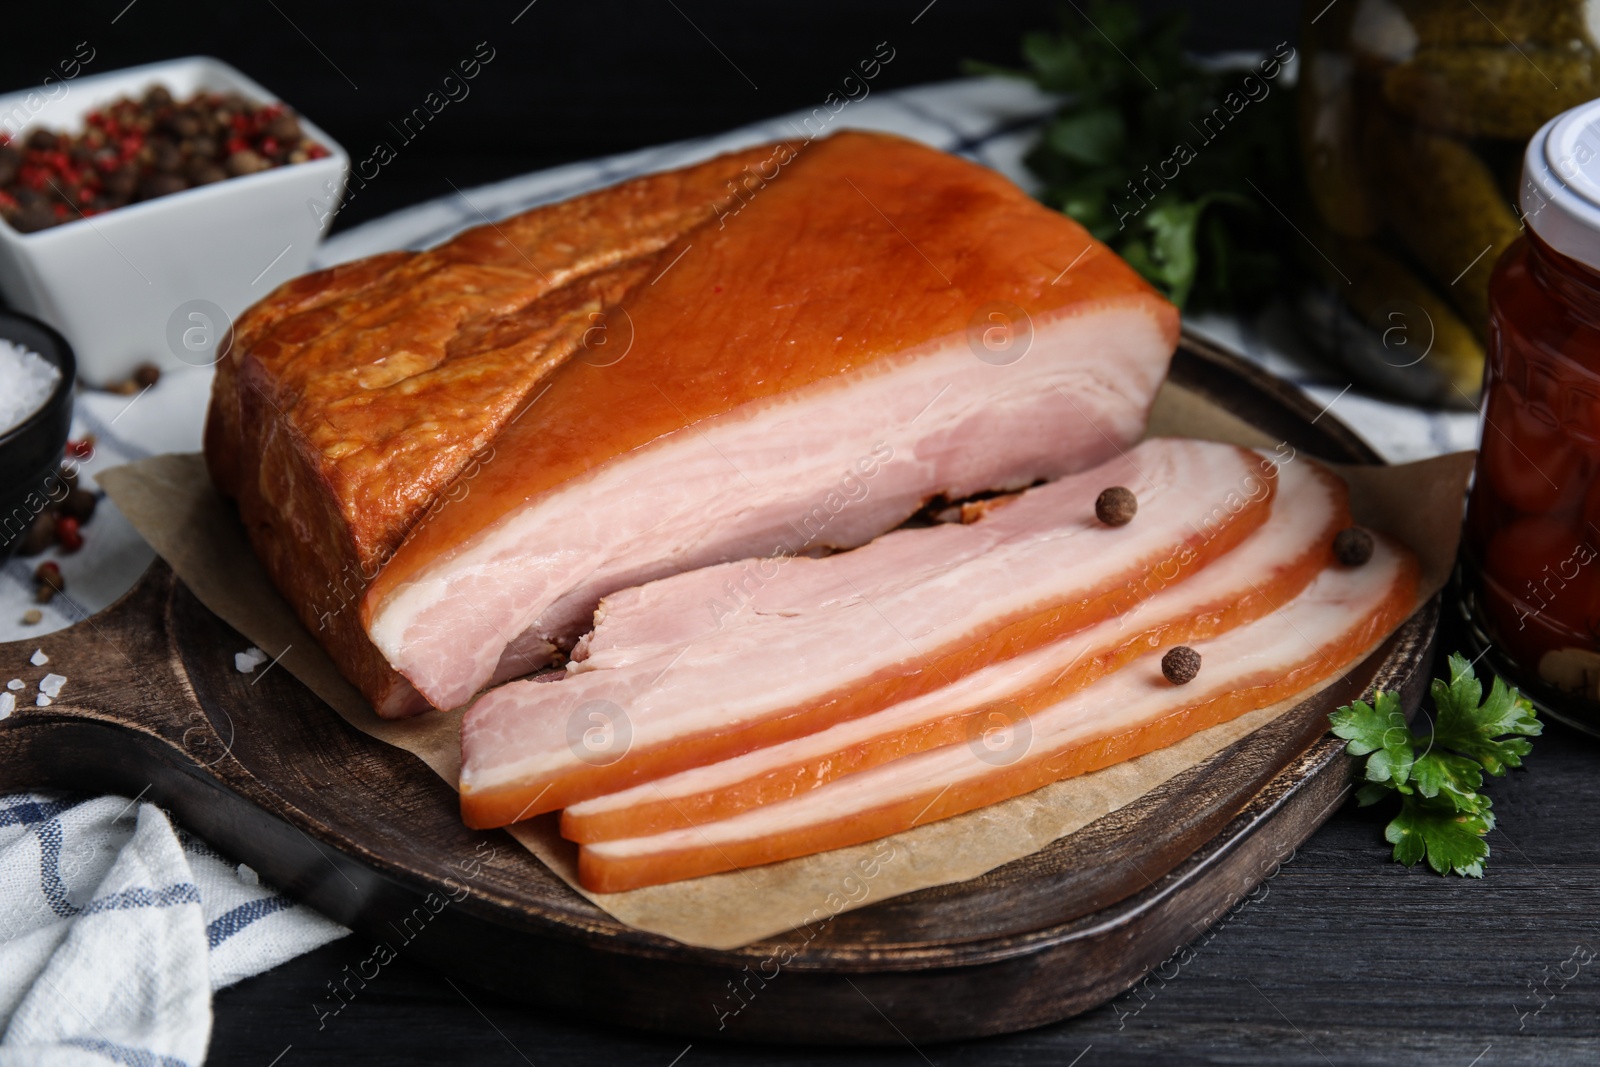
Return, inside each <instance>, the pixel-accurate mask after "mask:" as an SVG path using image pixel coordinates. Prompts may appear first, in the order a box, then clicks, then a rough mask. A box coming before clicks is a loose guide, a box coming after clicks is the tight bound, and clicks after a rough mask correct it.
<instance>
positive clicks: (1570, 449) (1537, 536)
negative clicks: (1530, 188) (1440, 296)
mask: <svg viewBox="0 0 1600 1067" xmlns="http://www.w3.org/2000/svg"><path fill="white" fill-rule="evenodd" d="M1489 292H1490V299H1491V301H1492V302H1493V305H1494V310H1493V313H1492V316H1491V319H1490V326H1489V362H1488V367H1487V369H1486V371H1485V377H1484V392H1483V396H1484V401H1483V427H1482V429H1483V442H1482V445H1481V450H1480V451H1479V453H1478V469H1477V477H1476V479H1475V481H1474V483H1473V487H1472V498H1471V502H1470V504H1469V505H1468V510H1467V528H1466V533H1465V539H1464V542H1463V552H1464V561H1465V562H1466V564H1467V567H1468V571H1469V573H1471V574H1472V575H1473V576H1474V577H1475V579H1476V582H1475V585H1476V589H1475V592H1476V593H1477V596H1478V598H1479V603H1478V609H1479V610H1478V620H1479V622H1480V624H1481V625H1482V626H1483V629H1484V630H1485V631H1486V633H1487V634H1488V636H1489V638H1490V640H1492V641H1494V642H1495V643H1496V644H1497V645H1498V646H1499V647H1500V648H1501V650H1502V652H1503V653H1504V654H1506V655H1508V656H1509V657H1510V658H1512V659H1513V660H1515V661H1516V662H1517V663H1518V664H1519V665H1521V666H1522V667H1523V669H1524V672H1527V673H1533V674H1537V675H1539V676H1540V677H1541V678H1542V680H1543V681H1545V682H1546V683H1548V684H1551V685H1555V686H1556V687H1557V688H1558V689H1563V690H1566V689H1569V688H1572V686H1569V685H1565V684H1561V683H1562V682H1571V681H1573V680H1572V679H1569V678H1567V677H1565V675H1566V674H1568V673H1571V672H1570V671H1568V672H1563V671H1562V670H1560V668H1559V665H1558V664H1556V663H1549V664H1545V663H1544V661H1545V658H1546V656H1548V655H1550V654H1551V653H1560V652H1562V650H1565V649H1573V650H1577V651H1580V652H1584V653H1587V654H1588V655H1589V656H1592V658H1593V660H1594V666H1595V668H1596V669H1595V670H1594V671H1593V678H1592V679H1591V681H1590V682H1589V684H1588V685H1587V687H1586V688H1587V690H1588V693H1589V695H1590V697H1591V698H1593V697H1594V696H1595V693H1596V684H1597V683H1600V274H1596V273H1594V272H1592V271H1590V270H1589V269H1588V268H1586V267H1584V266H1582V265H1581V264H1579V263H1577V262H1576V261H1574V260H1571V259H1568V258H1567V257H1566V256H1563V255H1561V253H1559V252H1557V251H1555V250H1554V249H1552V248H1550V247H1549V246H1548V245H1546V244H1545V243H1544V242H1543V241H1541V240H1540V239H1539V238H1538V236H1537V235H1535V234H1532V233H1531V232H1530V233H1529V234H1528V235H1527V236H1524V237H1523V238H1521V239H1520V240H1518V241H1517V242H1516V243H1515V244H1514V245H1512V246H1511V248H1509V249H1508V250H1507V251H1506V254H1505V255H1504V257H1502V259H1501V260H1500V263H1499V265H1498V266H1497V267H1496V268H1495V273H1494V277H1493V280H1492V281H1491V282H1490V288H1489ZM1566 658H1568V659H1573V660H1578V659H1581V658H1582V657H1574V656H1568V657H1566ZM1546 668H1551V669H1546ZM1578 687H1579V688H1583V686H1582V685H1581V680H1579V685H1578Z"/></svg>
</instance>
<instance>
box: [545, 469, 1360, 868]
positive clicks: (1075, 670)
mask: <svg viewBox="0 0 1600 1067" xmlns="http://www.w3.org/2000/svg"><path fill="white" fill-rule="evenodd" d="M1347 497H1348V493H1347V491H1346V488H1345V485H1344V482H1343V480H1341V479H1340V478H1339V477H1338V476H1337V475H1335V474H1333V473H1331V472H1330V471H1328V470H1326V469H1324V468H1322V467H1319V466H1317V465H1315V464H1314V463H1312V462H1310V461H1308V460H1302V461H1300V462H1297V463H1293V464H1290V465H1289V466H1287V467H1283V468H1280V474H1279V477H1278V493H1277V496H1276V497H1275V499H1274V500H1273V504H1272V516H1271V518H1269V519H1268V520H1267V522H1266V524H1265V525H1263V526H1262V527H1261V528H1260V529H1258V530H1256V532H1255V533H1253V534H1251V535H1250V536H1249V537H1248V538H1247V539H1246V540H1245V541H1244V542H1242V543H1241V544H1240V545H1239V547H1238V548H1236V549H1234V550H1233V551H1232V552H1229V553H1228V554H1227V555H1226V556H1224V557H1223V558H1222V559H1220V560H1218V561H1217V562H1215V563H1213V564H1212V565H1211V566H1209V567H1207V568H1205V569H1204V570H1203V571H1201V572H1200V573H1199V574H1197V575H1195V576H1194V577H1193V578H1191V579H1189V580H1187V581H1184V582H1182V583H1179V584H1177V585H1174V586H1172V587H1171V588H1167V589H1164V590H1162V591H1161V592H1159V593H1156V594H1155V595H1154V596H1152V597H1150V598H1149V599H1148V600H1146V601H1145V602H1144V603H1143V604H1141V605H1140V606H1139V608H1138V609H1137V610H1135V611H1132V612H1129V613H1127V614H1126V615H1123V616H1120V617H1117V618H1112V619H1107V620H1105V621H1104V622H1101V623H1097V624H1096V625H1094V626H1093V627H1090V628H1089V629H1088V630H1084V631H1081V632H1079V633H1075V634H1072V635H1071V636H1068V637H1064V638H1061V639H1059V640H1057V641H1054V642H1052V643H1050V644H1048V645H1045V646H1044V647H1042V648H1039V649H1036V650H1035V651H1033V652H1029V653H1027V654H1025V655H1022V656H1017V657H1015V658H1014V659H1010V660H1006V661H1003V662H1001V663H997V664H993V665H991V666H988V667H984V668H983V669H981V670H978V671H975V672H974V673H972V674H969V675H967V676H966V677H965V678H962V679H960V680H959V681H956V682H954V683H952V684H951V685H947V686H943V687H941V688H939V689H935V690H934V691H933V692H931V693H928V694H925V695H923V696H920V697H916V698H914V699H912V700H908V701H905V702H904V703H901V704H896V705H894V706H893V707H890V708H886V709H884V710H883V711H879V712H874V713H873V714H871V715H867V716H863V717H862V718H859V719H852V720H849V721H847V722H843V723H840V724H838V725H837V726H832V727H829V728H828V729H826V730H822V731H819V732H817V733H814V734H808V735H806V736H804V737H798V738H796V739H794V740H793V741H787V742H784V743H782V744H777V745H772V746H769V747H766V748H760V749H757V750H755V751H754V752H748V753H746V754H744V755H742V756H736V757H734V758H733V759H728V760H723V761H721V762H718V763H712V764H707V765H704V766H700V767H694V768H691V769H689V770H687V771H682V772H680V773H678V774H675V775H671V776H669V777H667V778H662V779H657V780H653V781H649V782H644V783H642V784H640V785H636V786H634V787H633V788H631V789H626V790H623V791H622V792H620V793H613V794H610V795H608V796H603V797H596V798H594V799H593V800H585V801H580V802H579V803H577V804H574V805H572V806H570V807H568V808H567V809H566V810H565V811H563V812H562V813H561V833H562V835H563V836H564V837H567V838H569V839H570V840H573V841H579V842H585V843H588V842H595V841H605V840H611V839H615V838H622V837H644V836H647V835H650V834H657V833H662V832H665V831H667V830H675V829H680V828H683V827H686V826H693V825H696V824H699V823H706V822H714V821H716V820H718V819H725V818H728V817H730V816H733V815H737V814H738V813H739V812H741V811H745V810H748V809H750V808H755V807H761V806H763V805H767V804H775V803H777V802H779V801H782V800H787V799H789V798H790V797H794V796H798V795H800V794H802V793H805V792H807V791H809V790H812V789H816V788H818V787H819V786H822V785H825V784H827V783H828V782H831V781H834V780H835V779H837V778H841V777H843V776H844V775H847V774H853V773H856V772H858V771H863V770H866V769H867V768H869V767H875V766H878V765H879V764H883V763H887V762H889V761H890V760H893V759H898V758H900V757H902V756H908V755H911V754H913V753H916V752H922V751H925V750H927V749H931V748H937V747H939V746H941V745H948V744H954V743H956V742H960V741H965V740H967V739H968V738H970V737H979V736H981V732H982V731H983V730H985V729H992V728H1001V729H1003V728H1005V727H1006V726H1008V725H1013V724H1015V723H1016V721H1017V720H1018V719H1019V718H1020V717H1021V716H1024V715H1028V714H1031V713H1033V712H1035V711H1038V710H1041V709H1044V708H1047V707H1049V706H1051V705H1052V704H1055V703H1058V702H1060V701H1061V700H1064V699H1065V698H1066V697H1068V696H1069V695H1071V694H1072V693H1074V692H1077V691H1078V690H1080V689H1082V688H1083V687H1084V686H1087V685H1089V684H1091V683H1092V682H1094V681H1095V680H1096V679H1098V678H1101V677H1104V676H1105V675H1107V674H1110V673H1111V672H1113V671H1116V670H1118V669H1119V668H1121V667H1123V666H1124V665H1126V664H1127V663H1129V662H1131V661H1132V660H1134V659H1135V658H1137V657H1139V656H1141V655H1143V654H1144V653H1146V652H1148V651H1150V650H1151V649H1156V648H1170V647H1171V646H1173V645H1179V644H1193V643H1194V642H1196V641H1201V640H1205V639H1208V638H1214V637H1217V636H1219V635H1220V634H1222V633H1225V632H1226V631H1228V630H1231V629H1233V628H1234V627H1235V626H1240V625H1243V624H1245V623H1248V622H1252V621H1254V620H1255V619H1258V618H1260V617H1262V616H1263V615H1265V614H1267V613H1268V612H1270V611H1273V610H1276V609H1277V608H1278V607H1279V606H1280V605H1282V604H1284V603H1286V602H1287V601H1289V600H1291V599H1292V598H1293V597H1295V596H1296V595H1297V594H1298V593H1299V592H1300V591H1301V590H1302V589H1304V588H1305V587H1306V585H1307V584H1308V583H1310V582H1311V580H1312V579H1313V578H1315V577H1316V576H1317V574H1318V572H1320V571H1321V570H1322V569H1323V567H1325V566H1326V565H1327V564H1328V563H1329V562H1331V560H1332V558H1333V557H1332V554H1331V553H1332V544H1333V538H1334V536H1335V535H1336V534H1337V533H1338V532H1339V531H1340V530H1341V529H1344V528H1345V527H1346V526H1348V525H1349V524H1350V511H1349V507H1348V501H1347Z"/></svg>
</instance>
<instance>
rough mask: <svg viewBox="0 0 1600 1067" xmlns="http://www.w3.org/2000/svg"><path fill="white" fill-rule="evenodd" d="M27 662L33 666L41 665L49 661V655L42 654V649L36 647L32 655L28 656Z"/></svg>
mask: <svg viewBox="0 0 1600 1067" xmlns="http://www.w3.org/2000/svg"><path fill="white" fill-rule="evenodd" d="M28 662H29V663H31V664H33V665H34V666H35V667H43V666H44V665H45V664H46V663H49V662H50V657H49V656H47V655H45V654H44V649H42V648H36V649H34V650H33V655H31V656H29V657H28Z"/></svg>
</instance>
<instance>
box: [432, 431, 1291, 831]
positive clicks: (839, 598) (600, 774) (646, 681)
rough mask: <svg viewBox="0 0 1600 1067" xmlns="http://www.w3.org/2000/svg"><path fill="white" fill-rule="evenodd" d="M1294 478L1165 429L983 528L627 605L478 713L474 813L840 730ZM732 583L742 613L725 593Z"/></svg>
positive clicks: (1263, 504) (1250, 509)
mask: <svg viewBox="0 0 1600 1067" xmlns="http://www.w3.org/2000/svg"><path fill="white" fill-rule="evenodd" d="M1276 474H1277V470H1276V467H1275V466H1274V465H1273V464H1272V463H1271V462H1269V461H1267V460H1264V459H1262V458H1261V457H1260V456H1258V455H1256V454H1255V453H1253V452H1249V451H1247V450H1245V449H1241V448H1236V447H1234V446H1232V445H1222V444H1216V443H1212V442H1205V441H1189V440H1177V439H1156V440H1151V441H1146V442H1144V443H1143V444H1141V445H1140V446H1138V447H1137V448H1135V449H1133V450H1132V451H1130V452H1129V453H1128V454H1126V455H1124V456H1122V457H1119V458H1118V459H1115V460H1113V461H1111V462H1110V463H1107V464H1105V465H1103V466H1101V467H1099V468H1097V469H1095V470H1093V471H1088V472H1084V473H1082V474H1078V475H1073V476H1070V477H1067V478H1063V479H1062V480H1060V481H1058V482H1053V483H1050V484H1047V485H1042V486H1038V487H1036V488H1034V489H1031V490H1029V491H1028V492H1026V493H1024V494H1022V496H1020V497H1019V498H1018V499H1017V500H1016V501H1014V502H1013V503H1010V504H1008V505H1006V506H1005V507H1003V508H997V509H994V510H993V511H991V512H990V513H989V514H988V515H986V516H985V517H983V518H982V519H980V520H979V521H977V522H975V523H973V524H971V525H968V526H938V527H932V528H924V529H911V530H901V531H897V532H895V533H891V534H888V535H886V536H884V537H881V538H879V539H878V540H877V541H875V542H873V543H872V544H870V545H867V546H864V547H863V548H860V549H857V550H855V551H853V552H847V553H842V554H839V555H835V556H830V557H827V558H824V559H810V558H795V559H788V560H751V561H744V562H742V563H739V564H728V565H724V566H721V567H711V568H706V569H703V570H700V571H694V572H690V573H686V574H681V575H677V576H675V577H673V578H670V579H666V580H664V581H661V582H657V583H653V584H652V585H647V586H643V587H640V588H637V589H632V590H627V591H625V592H624V593H622V594H620V595H618V596H616V597H613V598H608V600H607V601H606V602H605V605H604V607H603V609H602V611H603V618H602V621H601V623H600V625H599V627H598V629H597V631H596V634H595V635H594V639H593V640H591V641H590V642H589V643H588V645H587V646H586V649H585V652H586V656H585V658H584V659H583V660H582V661H581V662H578V663H575V664H574V665H573V668H572V672H571V675H570V676H569V677H568V678H566V679H565V680H561V681H555V682H549V681H525V682H514V683H512V684H510V685H506V686H503V687H501V688H499V689H496V690H493V691H491V692H489V693H488V694H486V695H484V696H483V697H482V698H480V699H479V701H478V702H477V703H476V704H475V705H473V707H472V708H470V709H469V710H468V712H467V714H466V716H465V718H464V719H463V721H462V731H461V752H462V770H461V803H462V814H463V817H464V818H465V819H466V821H467V823H468V825H471V826H474V827H480V828H481V827H490V826H502V825H505V824H507V823H510V822H515V821H516V820H517V819H519V818H523V817H527V816H531V815H535V814H538V813H539V812H542V811H551V810H554V809H556V808H561V807H565V806H567V805H568V804H571V803H574V802H576V801H579V800H584V799H588V798H589V797H595V796H600V795H602V794H605V793H609V792H614V791H616V790H617V789H620V788H624V787H626V786H628V785H630V784H633V783H635V782H639V781H644V780H647V779H651V778H660V777H664V776H665V775H668V774H672V773H675V772H677V771H681V770H684V769H687V768H689V767H692V766H696V765H699V764H703V763H708V762H712V761H715V760H719V759H726V758H728V757H730V756H734V755H737V754H739V753H742V752H747V751H750V750H752V749H755V748H759V747H762V746H765V745H770V744H774V743H777V742H780V741H785V740H789V739H791V738H794V737H798V736H801V735H804V734H808V733H812V732H815V731H816V730H819V729H825V728H827V727H828V726H831V725H833V724H835V723H838V722H842V721H845V720H847V719H852V718H856V717H859V716H862V715H867V714H870V713H872V712H874V711H878V710H881V709H882V708H885V707H888V706H890V705H892V704H895V703H899V702H901V701H904V700H908V699H910V698H912V697H915V696H918V695H920V694H923V693H927V692H930V691H932V690H934V689H936V688H938V687H939V686H942V685H948V684H949V683H951V682H953V681H955V680H956V679H958V678H960V677H962V676H964V675H966V674H970V673H971V672H973V671H975V670H978V669H980V668H982V667H984V666H987V665H988V664H990V663H992V662H995V661H997V660H1002V659H1008V658H1010V657H1013V656H1016V655H1020V654H1022V653H1024V652H1027V651H1029V650H1031V649H1033V648H1036V647H1038V646H1039V645H1041V644H1044V643H1047V642H1049V641H1052V640H1054V639H1055V638H1057V637H1060V636H1062V635H1063V634H1067V633H1071V632H1073V631H1075V630H1078V629H1080V628H1082V627H1084V626H1087V625H1090V624H1092V623H1095V622H1098V621H1100V620H1101V619H1104V618H1107V617H1109V616H1110V615H1112V614H1113V613H1115V612H1117V611H1119V610H1122V611H1126V610H1129V609H1131V608H1132V607H1134V606H1136V605H1137V604H1138V603H1139V602H1140V601H1142V600H1143V599H1145V598H1146V597H1148V596H1149V595H1150V594H1152V593H1154V592H1155V591H1157V590H1159V589H1160V588H1162V587H1163V586H1165V585H1167V584H1170V583H1171V582H1173V581H1178V580H1182V579H1184V578H1187V577H1188V576H1189V575H1191V574H1193V573H1195V572H1197V571H1198V570H1199V569H1200V568H1202V567H1203V566H1204V565H1205V564H1206V563H1208V562H1210V561H1211V560H1213V559H1215V558H1217V557H1218V556H1221V555H1222V554H1224V553H1226V552H1227V551H1228V550H1229V549H1231V548H1232V547H1233V546H1234V545H1236V544H1238V543H1239V542H1240V541H1241V540H1243V539H1244V538H1245V537H1247V536H1248V535H1249V534H1250V533H1251V532H1253V531H1254V530H1255V529H1256V528H1257V527H1259V526H1260V525H1261V524H1262V522H1264V521H1265V520H1266V518H1267V515H1268V513H1269V511H1270V506H1271V500H1272V495H1273V493H1274V491H1275V488H1276V484H1277V482H1276ZM1109 485H1127V486H1130V487H1135V488H1136V490H1137V492H1138V495H1139V497H1140V508H1139V515H1138V517H1137V518H1136V519H1135V520H1134V521H1133V522H1132V523H1130V524H1129V525H1127V526H1122V527H1108V526H1105V525H1102V524H1101V523H1100V522H1099V521H1098V520H1096V519H1095V517H1094V499H1095V497H1096V496H1097V495H1098V494H1099V493H1100V491H1101V490H1102V489H1104V488H1105V487H1107V486H1109ZM746 579H750V580H749V581H746ZM736 582H737V583H738V584H735V583H736ZM730 592H734V593H737V594H738V595H739V597H740V599H738V600H736V601H735V603H737V604H738V608H737V610H734V609H732V608H729V607H728V605H726V604H724V603H722V601H721V599H719V598H727V597H729V594H730ZM711 603H715V604H717V605H719V608H708V607H707V605H708V604H711ZM608 628H615V629H616V630H617V631H618V632H621V633H624V634H626V635H627V640H625V641H618V640H616V639H613V638H610V637H607V636H606V631H607V629H608ZM596 716H598V718H599V719H601V720H607V721H610V722H612V723H615V724H624V723H625V724H626V725H625V727H624V728H623V729H622V730H619V731H618V733H617V734H616V735H615V736H614V738H613V742H612V744H611V745H609V746H604V750H603V751H600V752H596V751H593V750H590V749H587V748H585V747H584V745H582V744H579V743H578V741H579V739H580V738H583V737H585V736H586V733H585V730H584V727H585V725H586V723H587V722H588V721H591V720H595V718H596Z"/></svg>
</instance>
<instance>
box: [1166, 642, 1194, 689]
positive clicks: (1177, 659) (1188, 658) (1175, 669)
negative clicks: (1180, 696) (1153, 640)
mask: <svg viewBox="0 0 1600 1067" xmlns="http://www.w3.org/2000/svg"><path fill="white" fill-rule="evenodd" d="M1161 673H1162V674H1164V675H1166V678H1167V681H1169V682H1171V683H1172V684H1173V685H1185V684H1187V683H1189V682H1192V681H1193V680H1194V676H1195V675H1197V674H1199V673H1200V653H1198V652H1196V651H1195V650H1194V649H1192V648H1190V647H1189V646H1188V645H1177V646H1175V647H1173V648H1169V649H1167V654H1166V655H1164V656H1162V657H1161Z"/></svg>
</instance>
